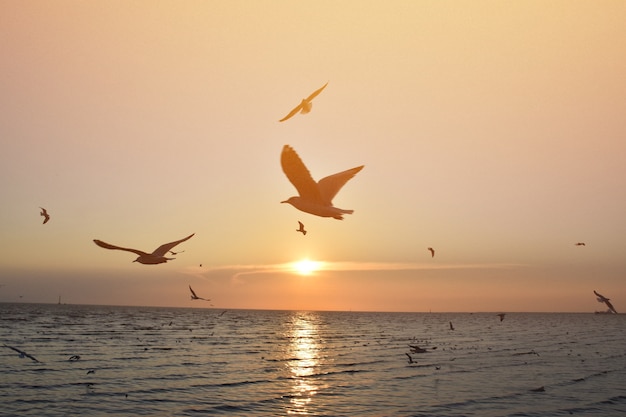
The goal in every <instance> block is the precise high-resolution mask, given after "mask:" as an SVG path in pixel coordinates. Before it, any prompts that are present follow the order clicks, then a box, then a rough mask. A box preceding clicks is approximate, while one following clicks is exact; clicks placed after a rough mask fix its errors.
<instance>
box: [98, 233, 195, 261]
mask: <svg viewBox="0 0 626 417" xmlns="http://www.w3.org/2000/svg"><path fill="white" fill-rule="evenodd" d="M193 235H195V233H192V234H190V235H189V236H187V237H186V238H183V239H180V240H177V241H175V242H170V243H164V244H163V245H161V246H159V247H158V248H156V249H155V250H154V252H152V253H147V252H144V251H141V250H138V249H131V248H123V247H121V246H115V245H111V244H110V243H106V242H103V241H101V240H98V239H94V240H93V241H94V243H95V244H96V245H98V246H100V247H101V248H104V249H116V250H124V251H127V252H133V253H135V254H137V255H139V256H138V257H137V259H135V260H134V261H133V262H139V263H140V264H144V265H156V264H162V263H165V262H167V261H171V260H173V259H176V258H166V257H165V254H167V252H169V251H170V249H172V248H173V247H174V246H176V245H178V244H179V243H182V242H184V241H186V240H188V239H191V237H192V236H193Z"/></svg>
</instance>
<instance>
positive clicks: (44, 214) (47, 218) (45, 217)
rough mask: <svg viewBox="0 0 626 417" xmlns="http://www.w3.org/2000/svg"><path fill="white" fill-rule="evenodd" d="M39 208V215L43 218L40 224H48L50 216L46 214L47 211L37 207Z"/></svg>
mask: <svg viewBox="0 0 626 417" xmlns="http://www.w3.org/2000/svg"><path fill="white" fill-rule="evenodd" d="M39 208H40V209H41V213H39V214H40V215H41V216H43V217H44V219H43V223H42V224H46V223H48V220H50V215H49V214H48V211H47V210H46V209H45V208H43V207H39Z"/></svg>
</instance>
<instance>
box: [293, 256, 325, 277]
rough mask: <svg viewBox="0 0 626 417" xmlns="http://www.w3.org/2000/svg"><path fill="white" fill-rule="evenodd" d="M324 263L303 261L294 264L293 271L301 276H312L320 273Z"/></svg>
mask: <svg viewBox="0 0 626 417" xmlns="http://www.w3.org/2000/svg"><path fill="white" fill-rule="evenodd" d="M321 266H322V263H321V262H317V261H310V260H308V259H303V260H301V261H297V262H294V263H293V269H294V271H296V272H297V273H298V274H300V275H311V274H312V273H313V272H315V271H319V269H320V268H321Z"/></svg>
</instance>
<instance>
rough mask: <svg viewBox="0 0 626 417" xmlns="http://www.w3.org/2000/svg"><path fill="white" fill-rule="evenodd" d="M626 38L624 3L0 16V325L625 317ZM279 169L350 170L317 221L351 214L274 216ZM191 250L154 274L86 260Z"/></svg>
mask: <svg viewBox="0 0 626 417" xmlns="http://www.w3.org/2000/svg"><path fill="white" fill-rule="evenodd" d="M624 22H626V2H624V1H621V0H616V1H602V0H601V1H596V0H590V1H570V0H564V1H544V0H539V1H472V2H456V1H440V0H437V1H435V0H433V1H385V2H382V1H363V0H358V1H334V0H333V1H313V2H300V1H299V2H292V1H232V0H228V1H167V2H166V1H154V0H146V1H126V0H123V1H113V0H106V1H104V0H102V1H99V0H96V1H86V2H81V1H63V0H56V1H44V0H42V1H29V0H15V1H10V0H9V1H7V0H3V1H0V54H1V57H2V64H1V65H0V140H1V141H2V142H1V143H2V147H1V153H0V191H1V195H2V210H1V217H0V245H1V247H2V252H1V255H0V285H1V286H0V301H23V302H56V301H57V297H58V296H59V295H61V296H62V300H63V301H64V302H67V303H82V304H123V305H126V304H132V305H155V306H198V307H200V306H208V303H206V302H203V301H194V302H192V301H190V299H189V294H188V289H187V285H188V284H191V286H192V287H194V289H195V290H196V292H197V293H198V295H199V296H201V297H207V298H211V299H212V300H213V301H212V303H213V305H214V306H215V308H269V309H332V310H349V309H352V310H389V311H431V310H432V311H583V312H591V311H594V310H602V309H604V308H603V306H602V305H600V304H598V303H597V302H596V301H595V297H594V295H593V292H592V291H593V290H594V289H595V290H597V291H598V292H600V293H602V294H604V295H605V296H607V297H609V298H611V299H612V301H613V304H614V305H615V307H616V309H617V310H618V311H620V306H621V310H624V309H626V281H625V279H626V239H625V236H626V117H625V115H626V25H625V24H624ZM326 82H328V86H327V87H326V89H325V90H324V91H323V92H322V93H321V94H320V95H319V96H318V97H317V98H316V99H315V101H314V105H313V110H312V112H311V113H309V114H307V115H296V116H294V117H293V118H292V119H290V120H288V121H286V122H284V123H279V122H278V120H279V119H280V118H282V117H283V116H285V115H286V114H287V113H288V112H289V110H290V109H291V108H292V107H294V106H295V105H297V104H298V103H299V102H300V100H301V99H302V98H304V97H306V96H308V95H309V94H310V93H311V92H313V91H314V90H316V89H317V88H319V87H321V86H322V85H324V83H326ZM285 144H289V145H291V146H293V147H294V149H295V150H296V151H297V152H298V153H299V155H300V156H301V158H302V159H303V160H304V162H305V164H306V165H307V166H308V168H309V170H310V171H311V174H312V175H313V177H314V178H316V179H320V178H322V177H324V176H326V175H329V174H331V173H335V172H339V171H342V170H345V169H348V168H352V167H355V166H359V165H365V168H364V169H363V170H362V171H361V172H359V173H358V174H357V175H356V176H355V177H354V178H353V179H352V180H350V181H349V182H348V184H347V185H346V186H345V187H344V188H343V189H342V190H341V192H340V193H339V194H338V195H337V197H336V198H335V199H334V203H335V205H336V206H338V207H340V208H344V209H354V211H355V212H354V214H353V215H346V216H345V217H346V218H345V220H343V221H339V220H335V219H330V218H319V217H315V216H312V215H310V214H306V213H302V212H300V211H298V210H296V209H295V208H294V207H292V206H290V205H288V204H280V201H282V200H285V199H287V198H288V197H290V196H292V195H296V190H295V188H294V187H293V186H292V185H291V184H290V183H289V181H288V180H287V178H286V177H285V175H284V174H283V172H282V170H281V167H280V152H281V149H282V147H283V145H285ZM40 206H42V207H45V208H47V209H48V211H49V213H50V215H51V217H52V218H51V220H50V222H49V223H47V224H46V225H42V224H41V222H42V220H43V218H42V217H41V216H39V207H40ZM298 220H300V221H302V222H303V223H304V224H305V227H306V229H307V230H308V234H307V235H306V236H303V235H302V234H300V233H297V232H296V229H297V227H298V224H297V222H298ZM191 233H196V235H195V236H194V237H193V238H191V239H190V240H189V241H187V242H184V243H183V244H181V245H180V246H179V247H177V248H176V249H178V250H184V251H185V252H184V253H181V254H179V255H177V259H176V260H174V261H171V262H168V263H167V264H161V265H141V264H138V263H133V262H132V261H133V260H134V259H135V257H136V256H135V255H133V254H132V253H128V252H122V251H109V250H106V249H102V248H99V247H97V246H96V245H95V244H94V243H93V239H101V240H104V241H106V242H109V243H113V244H117V245H122V246H128V247H133V248H138V249H142V250H146V251H152V250H153V249H155V248H156V247H157V246H159V245H160V244H162V243H166V242H170V241H173V240H178V239H180V238H183V237H185V236H187V235H189V234H191ZM576 242H585V243H586V246H584V247H582V246H575V245H574V244H575V243H576ZM428 247H433V248H435V250H436V254H435V257H434V258H431V256H430V253H429V252H428V250H427V248H428ZM302 259H310V260H314V261H319V262H323V264H321V269H319V270H318V271H316V272H315V273H312V274H310V275H301V274H297V273H295V272H294V271H293V268H292V266H293V263H294V262H297V261H300V260H302ZM200 264H202V266H200ZM20 296H21V298H20Z"/></svg>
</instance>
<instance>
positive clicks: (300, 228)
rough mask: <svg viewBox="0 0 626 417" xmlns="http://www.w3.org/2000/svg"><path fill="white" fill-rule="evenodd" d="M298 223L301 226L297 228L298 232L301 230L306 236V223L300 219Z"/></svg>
mask: <svg viewBox="0 0 626 417" xmlns="http://www.w3.org/2000/svg"><path fill="white" fill-rule="evenodd" d="M298 225H299V226H300V227H299V228H298V229H296V232H300V233H302V234H303V235H305V236H306V230H304V225H303V224H302V222H301V221H300V220H298Z"/></svg>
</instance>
